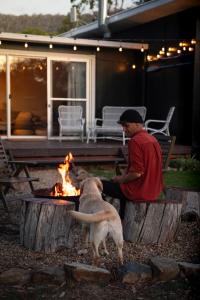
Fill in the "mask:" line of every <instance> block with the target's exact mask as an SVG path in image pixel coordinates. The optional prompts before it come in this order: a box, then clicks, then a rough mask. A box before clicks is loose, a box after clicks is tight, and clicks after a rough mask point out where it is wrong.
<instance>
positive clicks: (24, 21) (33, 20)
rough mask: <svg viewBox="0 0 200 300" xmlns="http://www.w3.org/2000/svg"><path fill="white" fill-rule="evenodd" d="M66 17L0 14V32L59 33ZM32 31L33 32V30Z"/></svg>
mask: <svg viewBox="0 0 200 300" xmlns="http://www.w3.org/2000/svg"><path fill="white" fill-rule="evenodd" d="M66 18H67V16H66V15H59V14H57V15H50V14H47V15H41V14H40V15H32V16H29V15H21V16H15V15H4V14H0V32H13V33H25V32H26V31H30V33H31V31H32V33H37V31H38V34H39V33H40V32H41V34H42V33H44V34H45V33H47V34H48V33H51V34H53V33H55V34H56V33H59V32H60V31H62V30H61V28H62V27H63V22H64V21H65V22H66ZM33 29H34V30H33Z"/></svg>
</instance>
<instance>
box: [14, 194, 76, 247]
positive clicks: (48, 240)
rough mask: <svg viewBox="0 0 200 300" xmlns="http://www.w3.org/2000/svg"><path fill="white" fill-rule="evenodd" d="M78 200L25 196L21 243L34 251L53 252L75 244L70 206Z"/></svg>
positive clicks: (21, 222) (22, 209) (21, 221)
mask: <svg viewBox="0 0 200 300" xmlns="http://www.w3.org/2000/svg"><path fill="white" fill-rule="evenodd" d="M74 208H75V204H74V203H72V202H69V201H65V200H52V199H44V198H43V199H41V198H27V199H23V200H22V207H21V219H20V243H21V244H22V245H23V246H25V247H26V248H28V249H31V250H34V251H44V252H45V253H51V252H55V251H57V250H58V249H59V248H61V247H66V248H71V247H72V246H73V238H72V235H71V232H70V226H71V222H72V218H71V216H69V214H68V210H74Z"/></svg>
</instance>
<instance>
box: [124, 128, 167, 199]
mask: <svg viewBox="0 0 200 300" xmlns="http://www.w3.org/2000/svg"><path fill="white" fill-rule="evenodd" d="M128 153H129V157H128V168H127V173H129V172H138V173H143V174H142V175H141V177H139V178H138V179H136V180H133V181H130V182H127V183H121V184H120V188H121V190H122V192H123V194H124V195H125V196H126V197H127V198H128V199H130V200H133V201H140V200H149V201H154V200H156V199H157V197H158V196H159V194H160V192H161V191H162V189H163V177H162V153H161V148H160V145H159V143H158V141H157V140H156V138H155V137H154V136H152V135H150V134H148V133H147V131H146V130H141V131H138V132H137V133H136V134H135V135H134V136H133V137H132V138H131V139H130V140H129V143H128Z"/></svg>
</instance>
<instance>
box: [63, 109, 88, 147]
mask: <svg viewBox="0 0 200 300" xmlns="http://www.w3.org/2000/svg"><path fill="white" fill-rule="evenodd" d="M82 116H83V108H82V106H79V105H73V106H68V105H60V106H59V107H58V123H59V136H60V140H61V138H62V136H64V135H65V136H74V135H79V136H80V138H81V140H82V142H83V135H84V124H85V119H84V118H83V117H82Z"/></svg>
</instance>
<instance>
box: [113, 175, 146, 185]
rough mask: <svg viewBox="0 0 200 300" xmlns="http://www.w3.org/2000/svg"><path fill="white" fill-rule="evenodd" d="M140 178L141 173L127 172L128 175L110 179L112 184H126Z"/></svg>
mask: <svg viewBox="0 0 200 300" xmlns="http://www.w3.org/2000/svg"><path fill="white" fill-rule="evenodd" d="M141 176H142V173H138V172H129V173H126V174H124V175H120V176H115V177H113V178H112V180H113V181H114V182H118V183H127V182H130V181H134V180H135V179H137V178H139V177H141Z"/></svg>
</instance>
